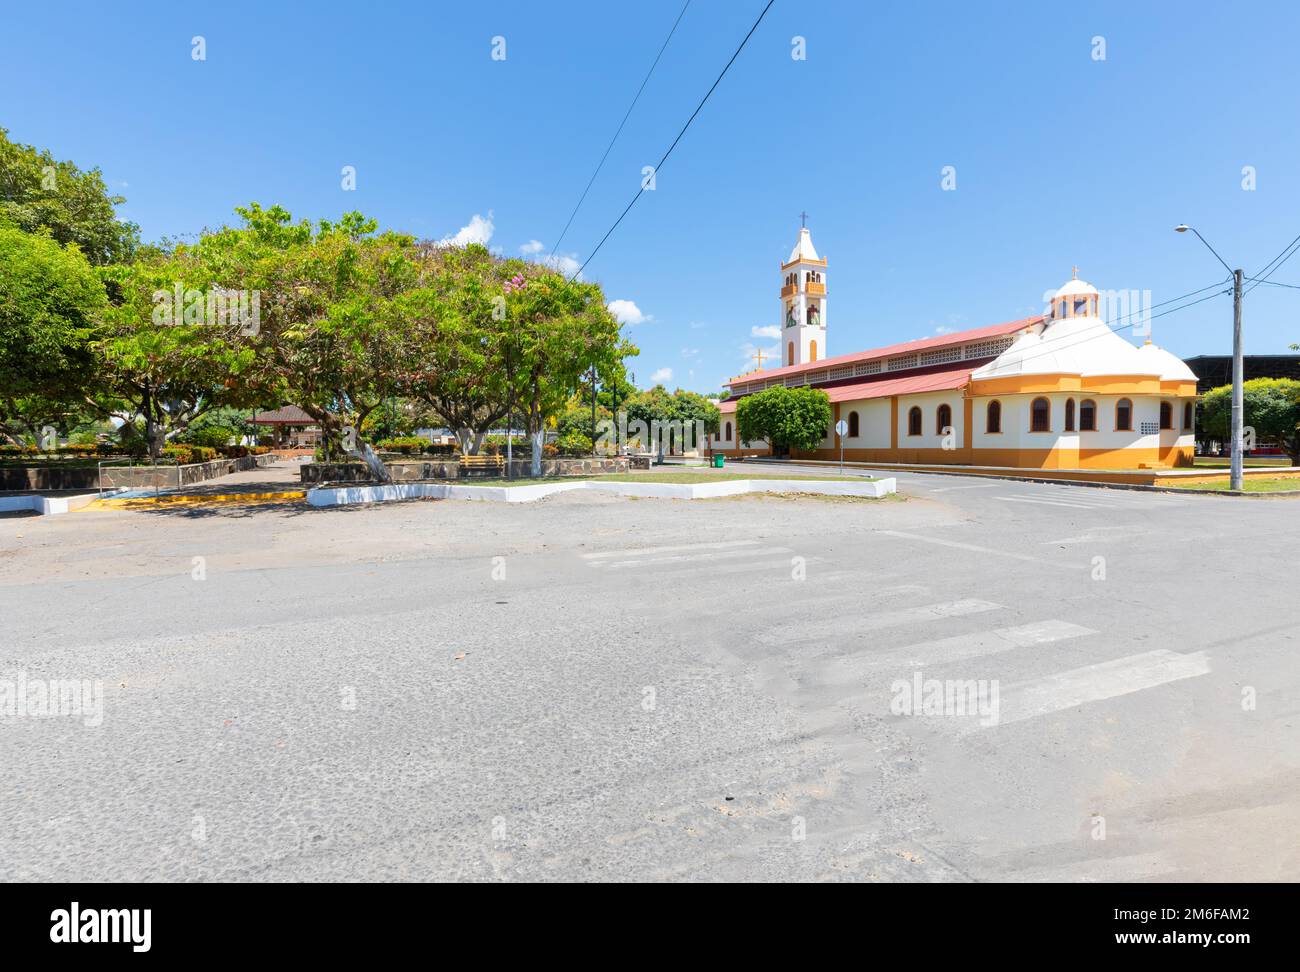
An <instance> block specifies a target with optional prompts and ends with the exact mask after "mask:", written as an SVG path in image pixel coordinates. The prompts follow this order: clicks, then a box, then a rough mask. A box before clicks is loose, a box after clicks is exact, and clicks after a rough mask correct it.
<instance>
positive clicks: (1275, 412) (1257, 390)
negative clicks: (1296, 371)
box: [1199, 378, 1300, 464]
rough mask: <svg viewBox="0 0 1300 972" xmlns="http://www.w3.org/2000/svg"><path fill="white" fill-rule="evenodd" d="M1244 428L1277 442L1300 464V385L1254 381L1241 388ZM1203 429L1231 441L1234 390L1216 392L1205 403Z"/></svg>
mask: <svg viewBox="0 0 1300 972" xmlns="http://www.w3.org/2000/svg"><path fill="white" fill-rule="evenodd" d="M1241 394H1242V405H1243V410H1244V414H1243V416H1242V424H1243V425H1245V426H1247V427H1250V428H1253V429H1254V430H1255V436H1256V437H1257V438H1259V439H1274V440H1276V441H1277V442H1278V444H1279V445H1281V446H1282V448H1283V449H1285V450H1286V451H1287V454H1288V455H1290V457H1291V461H1292V462H1293V463H1298V464H1300V381H1296V380H1295V379H1294V378H1252V379H1251V380H1250V381H1248V382H1246V383H1245V384H1243V385H1242V387H1241ZM1199 417H1200V421H1199V425H1200V428H1201V430H1202V431H1203V432H1205V433H1207V434H1209V435H1212V436H1216V437H1218V438H1220V439H1224V440H1227V439H1229V438H1231V435H1232V432H1231V424H1232V386H1231V385H1221V386H1219V387H1218V388H1212V389H1210V390H1209V391H1208V392H1206V393H1205V395H1204V397H1203V398H1202V399H1201V406H1200V416H1199Z"/></svg>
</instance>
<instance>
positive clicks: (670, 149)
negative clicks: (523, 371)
mask: <svg viewBox="0 0 1300 972" xmlns="http://www.w3.org/2000/svg"><path fill="white" fill-rule="evenodd" d="M774 3H776V0H767V6H766V7H764V8H763V12H762V13H760V14H759V15H758V19H757V20H755V21H754V26H752V27H750V28H749V33H748V34H746V35H745V39H744V40H742V41H741V42H740V46H739V47H737V48H736V53H735V54H732V55H731V60H729V61H728V62H727V65H726V67H724V68H723V69H722V73H721V74H719V75H718V78H717V80H716V81H714V82H713V85H712V86H711V87H710V88H709V90H708V91H707V92H706V93H705V95H704V97H703V98H701V99H700V103H699V104H698V105H696V106H695V110H694V111H693V112H691V117H690V118H688V119H686V124H685V125H683V126H682V130H681V131H680V132H678V133H677V137H676V138H675V139H673V144H672V145H669V146H668V151H667V152H665V153H664V154H663V157H662V158H661V159H660V160H659V163H658V164H657V165H656V166H655V167H654V171H655V172H656V173H658V172H659V170H660V169H662V168H663V165H664V163H665V162H667V161H668V156H670V155H672V154H673V149H675V148H676V147H677V143H678V142H680V141H681V140H682V136H683V135H685V134H686V129H688V128H690V127H691V122H693V121H695V116H696V115H698V114H699V113H700V111H701V109H703V108H704V105H705V102H707V101H708V100H709V97H710V96H711V95H712V94H713V92H714V90H715V89H716V88H717V87H718V85H719V84H721V83H722V79H723V78H724V77H726V76H727V72H728V71H730V70H731V65H733V64H734V63H736V58H738V57H740V52H741V51H743V50H744V49H745V45H746V44H748V43H749V39H750V38H751V37H753V36H754V31H756V30H758V25H759V24H761V23H762V22H763V18H764V17H766V16H767V12H768V11H769V10H771V9H772V4H774ZM644 192H645V189H644V188H641V189H638V190H637V192H636V195H635V196H633V197H632V201H631V202H629V203H628V204H627V206H626V207H625V208H624V210H623V212H621V213H620V214H619V217H618V219H616V220H614V225H613V226H611V227H610V228H609V230H608V231H607V232H606V233H605V235H604V236H602V237H601V238H600V242H599V243H597V244H596V248H595V249H594V250H592V251H591V256H589V257H587V259H586V260H585V261H583V264H582V266H580V267H578V269H577V272H575V273H574V275H573V276H572V277H570V278H569V279H570V280H575V279H577V277H578V275H579V274H581V273H582V271H583V270H585V269H586V268H587V264H589V263H590V262H591V261H592V260H594V259H595V258H596V254H597V253H599V252H600V248H601V247H602V246H604V245H605V241H606V240H608V239H609V237H610V235H611V234H612V233H613V232H614V230H616V229H618V224H619V223H621V222H623V217H625V216H626V215H627V214H628V213H629V212H630V211H631V209H632V207H633V206H635V205H636V201H637V200H638V199H640V198H641V195H642V193H644Z"/></svg>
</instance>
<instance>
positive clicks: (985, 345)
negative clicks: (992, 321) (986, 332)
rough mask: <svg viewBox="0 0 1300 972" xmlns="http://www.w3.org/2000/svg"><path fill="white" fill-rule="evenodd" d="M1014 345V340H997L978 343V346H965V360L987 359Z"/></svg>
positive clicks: (1006, 338)
mask: <svg viewBox="0 0 1300 972" xmlns="http://www.w3.org/2000/svg"><path fill="white" fill-rule="evenodd" d="M1014 343H1015V338H1009V337H1004V338H997V339H995V340H992V341H980V342H979V343H978V344H968V345H966V357H967V358H987V357H990V356H991V355H995V354H1001V353H1002V352H1003V351H1005V350H1006V349H1007V348H1009V347H1011V345H1012V344H1014Z"/></svg>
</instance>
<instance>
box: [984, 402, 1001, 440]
mask: <svg viewBox="0 0 1300 972" xmlns="http://www.w3.org/2000/svg"><path fill="white" fill-rule="evenodd" d="M984 431H985V432H987V433H990V434H993V435H996V434H997V433H999V432H1001V431H1002V403H1001V402H989V407H988V410H987V411H985V413H984Z"/></svg>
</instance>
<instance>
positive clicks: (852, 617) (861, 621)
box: [758, 597, 1002, 645]
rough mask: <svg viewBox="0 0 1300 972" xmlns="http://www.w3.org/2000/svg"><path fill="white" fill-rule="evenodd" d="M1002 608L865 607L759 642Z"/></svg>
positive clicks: (972, 602)
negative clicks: (870, 609)
mask: <svg viewBox="0 0 1300 972" xmlns="http://www.w3.org/2000/svg"><path fill="white" fill-rule="evenodd" d="M1000 610H1002V605H1001V604H994V603H993V602H992V601H981V600H979V599H978V598H973V597H969V598H965V599H963V600H960V601H945V602H943V603H940V604H926V605H924V606H922V607H910V608H902V609H900V610H898V611H881V612H879V613H876V614H863V613H859V612H860V611H861V606H860V605H859V606H857V610H856V611H854V612H852V613H846V615H845V616H840V617H837V618H827V619H826V620H824V621H820V622H818V621H814V622H811V623H808V622H804V623H799V622H791V623H790V624H788V625H783V626H781V627H779V628H774V629H772V630H771V631H764V632H761V633H760V634H759V636H758V640H759V641H762V642H764V643H766V644H775V645H780V644H789V643H792V642H799V641H825V640H830V639H832V638H836V637H837V636H841V635H848V636H852V635H855V634H859V633H861V632H866V631H878V630H880V629H881V628H896V627H899V626H901V625H905V624H924V623H925V622H927V621H938V620H940V619H942V618H959V617H964V616H965V615H968V614H981V613H983V612H985V611H1000Z"/></svg>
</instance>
